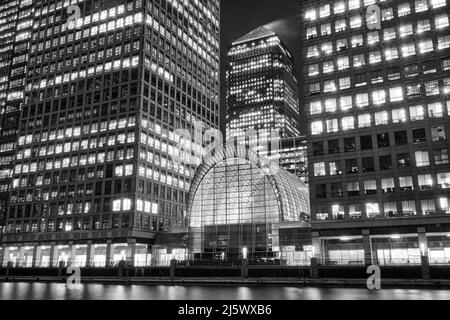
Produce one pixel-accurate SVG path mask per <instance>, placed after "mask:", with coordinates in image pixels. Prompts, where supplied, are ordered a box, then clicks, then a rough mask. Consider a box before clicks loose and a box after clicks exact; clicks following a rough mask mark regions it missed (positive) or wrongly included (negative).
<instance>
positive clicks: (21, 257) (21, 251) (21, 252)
mask: <svg viewBox="0 0 450 320" xmlns="http://www.w3.org/2000/svg"><path fill="white" fill-rule="evenodd" d="M24 256H25V247H24V246H20V247H19V259H17V265H18V266H19V267H23V266H24V265H25V261H24Z"/></svg>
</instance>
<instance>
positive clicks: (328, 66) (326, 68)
mask: <svg viewBox="0 0 450 320" xmlns="http://www.w3.org/2000/svg"><path fill="white" fill-rule="evenodd" d="M333 71H334V62H333V60H331V61H325V62H324V63H323V73H331V72H333Z"/></svg>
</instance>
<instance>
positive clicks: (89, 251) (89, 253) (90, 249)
mask: <svg viewBox="0 0 450 320" xmlns="http://www.w3.org/2000/svg"><path fill="white" fill-rule="evenodd" d="M94 250H95V247H94V245H93V244H92V241H88V243H87V248H86V267H92V266H93V265H94V254H95V251H94Z"/></svg>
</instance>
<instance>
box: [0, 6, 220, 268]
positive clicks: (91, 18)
mask: <svg viewBox="0 0 450 320" xmlns="http://www.w3.org/2000/svg"><path fill="white" fill-rule="evenodd" d="M69 5H76V6H78V7H79V9H80V17H78V18H77V19H76V20H75V21H74V23H73V24H71V23H69V21H67V19H68V14H67V9H68V7H69ZM219 18H220V8H219V1H218V0H208V1H205V0H198V1H197V0H196V1H192V2H189V3H187V2H183V1H178V0H167V1H165V0H130V1H125V2H124V1H97V0H73V1H62V0H61V1H51V2H49V1H41V0H25V1H6V2H5V1H3V2H2V4H1V5H0V27H1V32H2V36H1V39H2V43H1V45H0V47H1V48H3V49H2V51H1V52H2V54H1V55H0V108H1V110H2V113H1V116H2V128H1V134H2V137H0V193H1V192H3V191H7V199H8V200H7V206H6V208H5V210H4V212H3V211H1V210H0V229H1V233H2V235H3V242H4V243H5V245H6V246H11V247H19V248H22V242H23V243H35V241H36V239H39V242H40V243H39V245H50V244H51V243H52V242H54V240H56V242H57V243H56V244H51V248H53V249H52V250H53V251H55V250H56V251H57V250H58V249H57V247H58V246H60V245H63V246H75V245H77V244H78V242H80V243H79V244H83V245H84V244H87V242H91V243H92V245H93V246H94V245H97V248H95V250H94V251H92V252H88V254H87V257H88V259H87V260H88V261H87V262H86V263H87V264H90V265H96V266H100V265H105V264H106V265H108V264H109V260H110V259H109V258H108V259H106V260H105V259H104V258H103V257H104V256H105V255H106V256H108V254H109V251H110V249H107V250H106V249H105V248H108V245H107V241H108V240H110V239H113V242H114V243H123V242H129V241H130V238H132V239H134V240H136V238H138V240H139V243H138V244H137V247H136V244H130V243H128V247H130V246H133V247H136V248H134V249H133V250H140V249H139V244H141V243H142V244H143V245H146V246H150V245H151V243H152V240H153V238H154V236H155V234H156V233H160V232H162V233H163V232H167V231H169V229H171V228H173V227H179V226H182V225H183V224H184V222H185V219H186V203H187V199H188V191H189V188H190V184H191V181H192V178H193V175H194V172H195V169H196V167H197V162H196V161H194V160H196V159H197V158H201V153H202V147H203V146H202V145H200V146H196V147H195V149H196V151H198V150H197V149H200V151H199V152H197V153H196V156H195V158H196V159H194V160H193V161H185V162H181V163H179V162H178V161H175V160H174V159H173V157H172V156H173V154H174V150H175V149H176V148H177V146H178V144H179V142H180V139H179V138H180V137H179V135H178V134H177V133H176V131H177V130H179V129H186V130H188V131H190V132H193V131H194V130H196V128H197V127H198V123H202V125H203V128H204V129H205V130H208V129H210V128H214V129H216V128H218V127H219V77H218V74H219V34H220V32H219V27H220V26H219ZM4 40H5V41H4ZM8 59H10V60H11V61H12V63H9V60H8ZM5 86H6V87H5ZM8 86H9V87H8ZM5 97H6V98H5ZM12 111H14V112H16V113H17V119H15V120H14V119H12V118H11V117H12V116H10V114H9V112H12ZM11 119H12V120H11ZM9 120H11V121H9ZM13 120H14V121H13ZM8 121H9V122H8ZM7 122H8V123H10V122H11V123H12V124H13V127H14V128H15V130H16V131H15V132H13V131H10V130H11V128H9V127H7V126H6V125H5V123H7ZM9 133H10V134H11V135H10V136H9V137H10V138H8V139H9V140H11V141H9V140H8V142H3V140H2V139H3V136H5V135H7V134H9ZM5 139H6V138H5ZM190 160H192V159H190ZM3 178H5V179H3ZM2 190H3V191H2ZM0 209H1V208H0ZM3 213H4V215H3ZM3 217H4V219H3ZM18 239H21V240H20V241H18ZM75 239H76V240H77V241H76V242H77V243H70V242H74V241H72V240H75ZM94 239H95V241H93V240H94ZM99 239H100V240H99ZM114 243H113V244H114ZM38 247H39V246H37V245H36V246H35V250H37V248H38ZM54 248H56V249H54ZM150 251H151V248H150ZM19 252H21V251H20V250H19ZM145 254H146V253H138V254H136V257H137V259H139V262H138V263H139V264H142V263H147V262H146V261H145V260H146V259H144V258H143V256H144V255H145ZM69 256H70V257H73V256H74V254H73V252H70V255H69V254H68V253H67V254H66V255H65V257H69ZM81 256H82V255H80V257H81ZM19 257H20V258H21V259H20V260H21V261H20V263H22V262H23V257H24V256H23V255H22V254H20V255H19ZM128 258H130V259H131V260H134V258H135V255H134V254H130V255H128V256H127V260H129V259H128ZM142 260H144V262H142ZM56 261H57V259H56V258H55V256H53V255H50V263H52V264H55V262H56ZM81 261H84V260H83V259H82V258H80V259H79V262H81Z"/></svg>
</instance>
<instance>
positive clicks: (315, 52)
mask: <svg viewBox="0 0 450 320" xmlns="http://www.w3.org/2000/svg"><path fill="white" fill-rule="evenodd" d="M318 56H319V48H318V47H317V46H311V47H308V54H307V57H308V58H312V57H318Z"/></svg>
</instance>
